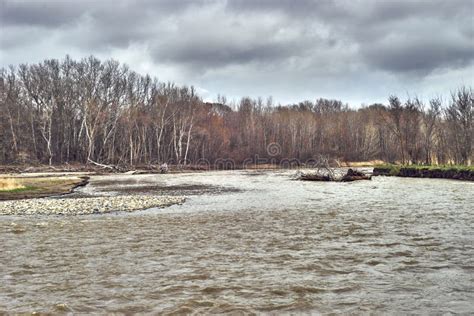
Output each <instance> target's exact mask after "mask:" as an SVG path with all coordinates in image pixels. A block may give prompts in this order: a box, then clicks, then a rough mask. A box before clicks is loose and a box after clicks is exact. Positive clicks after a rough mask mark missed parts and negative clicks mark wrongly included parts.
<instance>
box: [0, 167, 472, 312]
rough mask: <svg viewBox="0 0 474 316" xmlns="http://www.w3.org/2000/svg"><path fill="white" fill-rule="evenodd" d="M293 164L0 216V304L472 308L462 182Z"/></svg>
mask: <svg viewBox="0 0 474 316" xmlns="http://www.w3.org/2000/svg"><path fill="white" fill-rule="evenodd" d="M294 173H295V171H266V172H256V171H223V172H205V173H184V174H168V175H136V176H127V175H121V176H104V177H94V178H93V179H92V182H91V184H90V185H88V186H86V187H85V188H83V189H81V191H80V192H79V193H78V194H79V195H88V194H92V195H97V194H120V193H121V192H127V193H134V192H135V193H137V194H138V193H140V194H163V195H167V194H168V195H169V194H174V195H185V196H187V201H186V203H184V204H183V205H175V206H172V207H170V208H167V209H161V210H160V209H150V210H144V211H139V212H135V213H131V214H128V213H127V214H123V213H122V214H108V215H90V216H77V217H59V216H41V217H34V218H31V217H0V245H1V252H0V311H9V312H50V313H60V312H75V313H93V312H107V313H108V312H117V313H151V314H155V313H193V312H197V313H237V314H239V313H280V312H281V313H285V312H287V313H330V312H335V313H365V312H374V313H386V312H389V313H397V314H398V313H406V312H412V313H425V314H432V313H436V314H442V313H461V314H469V313H472V312H473V311H474V214H473V209H472V205H474V194H473V192H474V183H469V182H462V181H452V180H435V179H409V178H393V177H375V178H374V179H373V180H372V181H359V182H353V183H329V182H328V183H322V182H300V181H295V180H292V179H291V176H292V175H293V174H294Z"/></svg>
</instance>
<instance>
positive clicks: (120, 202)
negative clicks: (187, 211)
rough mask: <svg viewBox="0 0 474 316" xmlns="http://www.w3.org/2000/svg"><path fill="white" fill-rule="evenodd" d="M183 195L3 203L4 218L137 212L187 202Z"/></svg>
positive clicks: (25, 200)
mask: <svg viewBox="0 0 474 316" xmlns="http://www.w3.org/2000/svg"><path fill="white" fill-rule="evenodd" d="M184 201H185V198H184V197H180V196H151V195H120V196H102V197H83V198H75V199H58V198H38V199H24V200H14V201H0V216H1V215H13V216H23V215H26V216H30V215H61V216H76V215H90V214H105V213H114V212H134V211H141V210H146V209H150V208H164V207H168V206H171V205H176V204H182V203H184Z"/></svg>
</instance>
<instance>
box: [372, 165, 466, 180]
mask: <svg viewBox="0 0 474 316" xmlns="http://www.w3.org/2000/svg"><path fill="white" fill-rule="evenodd" d="M380 175H383V176H396V177H412V178H440V179H455V180H468V181H474V166H461V165H430V166H427V165H394V164H383V165H378V166H376V167H374V176H380Z"/></svg>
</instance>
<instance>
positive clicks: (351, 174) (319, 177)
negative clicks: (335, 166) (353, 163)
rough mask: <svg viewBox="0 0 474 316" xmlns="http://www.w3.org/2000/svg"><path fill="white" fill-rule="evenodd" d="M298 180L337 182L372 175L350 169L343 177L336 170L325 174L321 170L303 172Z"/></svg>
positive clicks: (369, 177)
mask: <svg viewBox="0 0 474 316" xmlns="http://www.w3.org/2000/svg"><path fill="white" fill-rule="evenodd" d="M298 180H302V181H336V182H351V181H357V180H371V176H368V175H366V174H365V173H363V172H360V171H357V170H353V169H349V170H347V173H346V174H345V175H343V176H342V177H337V176H336V174H335V172H334V171H333V172H331V173H326V174H323V173H322V172H321V171H320V170H318V172H317V173H306V174H305V173H303V174H300V175H299V177H298Z"/></svg>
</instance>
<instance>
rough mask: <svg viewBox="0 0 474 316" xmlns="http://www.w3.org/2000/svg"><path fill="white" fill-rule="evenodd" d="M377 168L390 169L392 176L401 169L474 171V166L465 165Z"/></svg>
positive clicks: (388, 166) (385, 166)
mask: <svg viewBox="0 0 474 316" xmlns="http://www.w3.org/2000/svg"><path fill="white" fill-rule="evenodd" d="M375 167H376V168H383V169H389V170H390V174H392V175H395V174H398V173H399V172H400V169H401V168H404V169H416V170H440V171H457V172H458V171H471V172H472V171H474V166H463V165H395V164H383V165H377V166H375Z"/></svg>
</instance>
